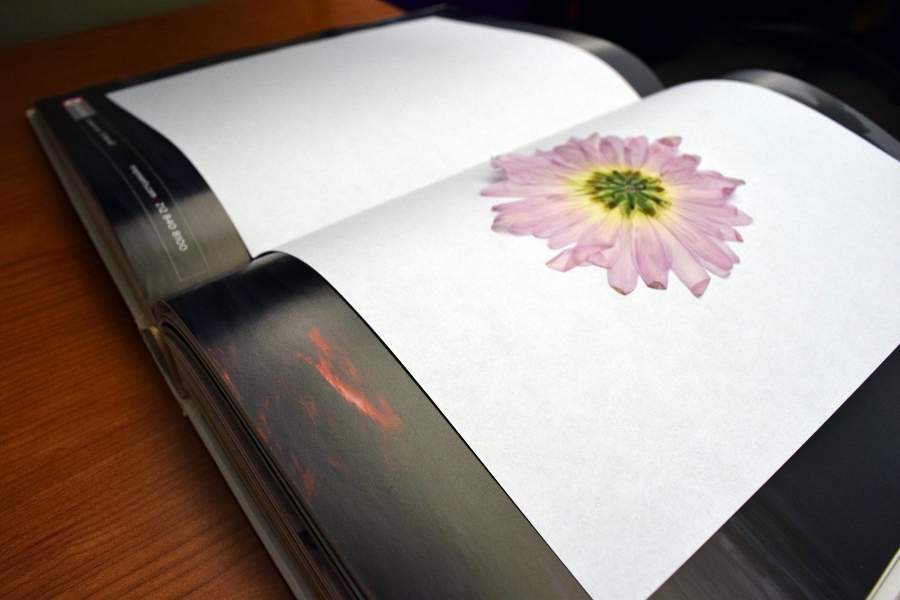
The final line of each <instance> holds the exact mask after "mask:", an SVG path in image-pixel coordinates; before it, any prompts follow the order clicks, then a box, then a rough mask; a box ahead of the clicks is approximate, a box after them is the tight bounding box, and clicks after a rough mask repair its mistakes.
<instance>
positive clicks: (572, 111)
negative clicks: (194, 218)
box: [109, 17, 638, 255]
mask: <svg viewBox="0 0 900 600" xmlns="http://www.w3.org/2000/svg"><path fill="white" fill-rule="evenodd" d="M109 98H110V99H111V100H113V101H114V102H116V103H117V104H119V105H120V106H122V107H123V108H125V109H126V110H128V111H129V112H131V113H132V114H134V115H135V116H137V117H138V118H140V119H142V120H143V121H145V122H146V123H147V124H149V125H150V126H152V127H153V128H155V129H156V130H157V131H159V132H160V133H162V134H163V135H165V136H166V137H167V138H168V139H170V140H171V141H172V142H173V143H174V144H175V145H176V146H178V148H179V149H180V150H181V151H182V152H184V153H185V155H187V157H188V158H189V159H190V160H191V162H192V163H193V164H194V165H195V166H196V167H197V169H198V170H199V171H200V173H201V174H202V175H203V177H204V179H206V181H207V183H208V184H209V186H210V188H211V189H212V190H213V192H214V193H215V194H216V196H217V197H218V198H219V199H220V200H221V202H222V204H223V205H224V206H225V209H226V210H227V211H228V214H229V216H230V217H231V219H232V221H234V224H235V225H236V226H237V228H238V231H239V232H240V234H241V237H242V238H243V239H244V242H245V243H246V245H247V248H248V249H249V250H250V253H251V254H253V255H256V254H259V253H260V252H263V251H265V250H270V249H272V248H274V247H276V246H278V245H280V244H283V243H285V242H287V241H288V240H290V239H293V238H295V237H297V236H299V235H303V234H305V233H308V232H311V231H315V230H316V229H319V228H321V227H323V226H325V225H328V224H331V223H333V222H335V221H337V220H339V219H342V218H345V217H349V216H351V215H353V214H355V213H357V212H359V211H361V210H364V209H366V208H369V207H371V206H374V205H376V204H379V203H381V202H384V201H386V200H390V199H392V198H396V197H398V196H400V195H402V194H405V193H407V192H410V191H412V190H414V189H417V188H420V187H422V186H425V185H428V184H430V183H432V182H434V181H437V180H439V179H442V178H444V177H447V176H449V175H452V174H454V173H457V172H459V171H461V170H463V169H466V168H469V167H471V166H473V165H476V164H478V163H480V162H482V161H483V160H484V157H486V156H491V155H492V154H497V153H500V152H505V151H508V150H510V149H512V148H515V147H518V146H520V145H522V144H525V143H528V142H529V141H532V140H534V139H538V138H541V137H544V136H547V135H550V134H551V133H553V132H555V131H559V130H560V129H564V128H567V127H571V126H572V125H575V124H577V123H580V122H582V121H585V120H587V119H590V118H594V117H596V116H597V115H599V114H602V113H604V112H607V111H610V110H613V109H615V108H618V107H620V106H623V105H625V104H628V103H630V102H634V101H636V100H638V95H637V93H636V92H635V91H634V90H633V89H632V88H631V86H629V85H628V84H627V83H626V82H625V80H624V79H623V78H622V77H621V76H620V75H619V74H618V72H616V71H615V70H613V69H612V68H611V67H609V66H608V65H606V64H605V63H604V62H602V61H600V60H599V59H597V58H596V57H595V56H593V55H592V54H590V53H588V52H587V51H585V50H582V49H581V48H578V47H576V46H573V45H571V44H568V43H565V42H561V41H559V40H555V39H551V38H548V37H545V36H541V35H536V34H531V33H524V32H520V31H511V30H508V29H501V28H497V27H490V26H486V25H478V24H472V23H463V22H460V21H454V20H450V19H445V18H440V17H429V18H423V19H415V20H411V21H405V22H401V23H396V24H391V25H386V26H384V27H377V28H373V29H366V30H363V31H358V32H353V33H349V34H345V35H341V36H338V37H334V38H328V39H323V40H317V41H313V42H309V43H304V44H299V45H296V46H290V47H287V48H282V49H279V50H274V51H272V52H267V53H263V54H259V55H254V56H250V57H247V58H241V59H236V60H232V61H228V62H225V63H221V64H217V65H213V66H210V67H205V68H201V69H196V70H193V71H190V72H187V73H183V74H180V75H175V76H172V77H167V78H163V79H159V80H156V81H152V82H149V83H145V84H141V85H137V86H134V87H130V88H127V89H124V90H120V91H117V92H114V93H111V94H110V95H109Z"/></svg>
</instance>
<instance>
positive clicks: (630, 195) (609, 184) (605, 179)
mask: <svg viewBox="0 0 900 600" xmlns="http://www.w3.org/2000/svg"><path fill="white" fill-rule="evenodd" d="M661 183H662V182H661V181H660V180H659V179H657V178H656V177H648V176H647V175H644V174H643V173H642V172H640V171H632V170H628V171H617V170H613V171H595V172H594V173H593V174H592V175H591V176H590V177H589V178H588V179H587V181H585V182H584V184H583V186H584V191H585V192H587V194H588V195H589V196H590V198H591V201H592V202H597V203H599V204H602V205H603V206H605V207H606V208H607V209H609V210H615V209H616V208H618V209H619V210H621V211H622V213H623V214H624V215H625V216H626V217H630V216H632V214H634V212H635V211H637V212H641V213H644V214H645V215H647V216H648V217H655V216H656V215H657V214H658V212H659V209H660V208H665V207H666V206H668V205H669V201H668V200H666V199H665V198H664V197H663V196H664V195H665V192H666V190H665V188H664V187H663V186H662V185H660V184H661Z"/></svg>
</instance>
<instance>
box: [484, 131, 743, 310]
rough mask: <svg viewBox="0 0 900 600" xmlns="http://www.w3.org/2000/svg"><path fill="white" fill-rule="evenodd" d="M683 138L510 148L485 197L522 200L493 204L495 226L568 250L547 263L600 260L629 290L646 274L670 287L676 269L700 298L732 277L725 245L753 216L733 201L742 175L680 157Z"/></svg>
mask: <svg viewBox="0 0 900 600" xmlns="http://www.w3.org/2000/svg"><path fill="white" fill-rule="evenodd" d="M680 143H681V138H679V137H666V138H661V139H658V140H656V141H655V142H653V143H652V144H651V143H650V142H649V141H648V140H647V138H646V137H643V136H642V137H634V138H624V139H623V138H618V137H615V136H607V137H600V136H599V135H598V134H594V135H591V136H590V137H588V138H587V139H578V138H571V139H570V140H569V141H568V142H566V143H565V144H563V145H561V146H557V147H556V148H554V149H553V150H551V151H549V152H545V151H540V150H538V151H537V152H535V154H534V156H524V155H520V154H506V155H504V156H498V157H495V158H494V159H493V160H492V161H491V165H493V166H494V167H496V168H500V169H503V171H504V172H505V174H506V179H504V180H503V181H500V182H498V183H494V184H492V185H489V186H488V187H486V188H484V190H482V192H481V193H482V195H485V196H505V197H519V198H522V199H521V200H516V201H515V202H507V203H505V204H498V205H497V206H495V207H494V210H495V211H497V217H496V218H495V219H494V225H493V229H494V231H505V232H509V233H512V234H516V235H533V236H535V237H538V238H542V239H546V240H547V245H548V246H550V248H552V249H554V250H555V249H560V248H564V250H563V251H562V252H560V253H559V254H557V255H556V256H555V257H553V258H552V259H550V261H549V262H548V263H547V265H548V266H549V267H551V268H553V269H557V270H559V271H568V270H569V269H572V268H574V267H579V266H588V265H596V266H599V267H603V268H605V269H606V270H607V279H608V281H609V284H610V285H611V286H612V287H613V288H614V289H615V290H616V291H618V292H619V293H622V294H628V293H630V292H631V291H633V290H634V288H635V286H636V285H637V278H638V276H640V277H641V279H643V280H644V283H646V284H647V286H648V287H651V288H654V289H660V290H662V289H666V287H667V286H668V280H669V271H672V272H673V273H675V275H676V276H677V277H678V278H679V279H680V280H681V281H682V282H683V283H684V284H685V285H686V286H687V287H688V289H690V290H691V292H692V293H693V294H694V295H695V296H700V295H701V294H703V292H705V291H706V287H707V286H708V285H709V273H713V274H715V275H718V276H719V277H726V276H727V275H728V274H729V273H731V268H732V267H733V266H734V265H735V264H737V263H738V262H740V261H739V259H738V257H737V255H736V254H735V253H734V251H733V250H732V249H731V248H730V247H729V246H728V244H726V242H740V241H743V240H742V238H741V236H740V234H739V233H738V232H737V231H736V230H735V229H734V228H735V227H736V226H740V225H749V224H750V223H752V221H753V220H752V219H751V218H750V217H748V216H747V215H746V214H744V213H743V212H741V211H740V210H738V209H737V208H736V207H735V206H734V205H732V204H729V202H728V200H729V198H730V197H731V195H732V193H733V192H734V190H735V188H736V187H737V186H739V185H741V184H742V183H744V182H743V181H741V180H740V179H733V178H731V177H724V176H723V175H721V174H719V173H716V172H715V171H698V170H697V166H698V165H699V164H700V157H699V156H694V155H691V154H680V153H679V152H678V145H679V144H680Z"/></svg>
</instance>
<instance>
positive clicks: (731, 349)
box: [29, 13, 900, 599]
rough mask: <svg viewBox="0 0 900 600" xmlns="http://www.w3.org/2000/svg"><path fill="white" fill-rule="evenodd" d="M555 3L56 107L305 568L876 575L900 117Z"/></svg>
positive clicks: (403, 594) (369, 588) (180, 360)
mask: <svg viewBox="0 0 900 600" xmlns="http://www.w3.org/2000/svg"><path fill="white" fill-rule="evenodd" d="M527 29H528V28H523V27H519V28H512V27H510V26H505V25H503V24H499V23H487V22H473V21H472V20H471V19H470V20H466V19H464V18H460V17H458V16H454V14H453V13H441V14H437V15H435V14H425V15H412V16H409V17H405V18H402V19H396V20H393V21H390V22H386V23H382V24H379V25H377V26H372V27H365V28H360V29H355V30H348V31H342V32H332V33H330V34H328V35H324V36H317V37H316V38H313V39H306V40H303V41H302V43H301V42H298V43H292V44H287V45H283V46H280V47H278V48H270V49H266V50H265V51H256V52H252V53H247V54H245V55H241V56H232V57H218V58H216V59H212V60H210V61H206V62H204V63H202V64H193V65H188V66H186V67H183V68H179V69H175V70H172V71H171V72H166V73H157V74H153V75H151V76H147V77H144V78H140V79H138V80H134V81H128V82H117V83H112V84H108V85H105V86H99V87H96V88H91V89H89V90H82V91H79V92H75V93H72V94H67V95H65V96H61V97H58V98H51V99H47V100H43V101H40V102H38V103H37V104H36V107H35V109H34V110H33V111H32V112H31V113H30V115H29V118H30V119H31V121H32V123H33V125H34V127H35V130H36V132H37V134H38V137H39V139H40V141H41V143H42V144H43V146H44V148H45V150H46V152H47V154H48V156H49V157H50V159H51V162H52V164H53V166H54V168H55V169H56V170H57V173H58V174H59V176H60V178H61V180H62V181H63V183H64V185H65V186H66V189H67V191H68V193H69V195H70V196H71V198H72V201H73V204H74V205H75V207H76V210H77V211H78V213H79V215H80V216H81V218H82V221H83V222H84V224H85V227H86V228H87V229H88V231H89V232H90V233H91V236H92V238H93V240H94V242H95V244H96V245H97V247H98V250H99V251H100V254H101V255H102V257H103V259H104V260H105V262H106V264H107V266H108V268H109V270H110V272H111V273H112V275H113V277H114V278H115V280H116V282H117V284H118V286H119V288H120V290H121V291H122V293H123V296H124V297H125V299H126V301H127V302H128V304H129V306H130V308H131V310H132V312H133V314H134V315H135V319H136V321H137V324H138V327H139V329H140V331H141V332H142V334H143V335H144V337H145V340H146V341H147V343H148V347H150V349H151V352H152V353H153V354H154V357H155V358H156V359H157V361H158V363H159V364H160V367H161V370H162V371H163V373H164V375H165V376H166V377H167V380H168V381H169V382H170V385H171V387H172V389H173V392H174V393H175V395H176V397H177V398H178V399H179V401H180V402H181V403H182V406H183V407H184V410H185V412H186V414H187V415H188V416H189V417H190V418H191V420H192V422H193V423H194V425H195V426H196V428H197V430H198V432H199V433H200V435H201V437H203V439H204V442H205V443H206V445H207V447H208V448H209V449H210V452H211V453H212V454H213V456H214V458H215V459H216V461H217V464H218V465H219V467H220V469H221V470H222V472H223V474H224V475H225V477H226V479H227V480H228V481H229V484H230V485H231V487H232V490H233V491H234V492H235V495H236V496H237V498H238V500H239V501H240V502H241V504H242V506H243V507H244V509H245V511H246V512H247V514H248V516H249V518H250V520H251V521H252V522H253V524H254V527H255V528H256V530H257V532H258V533H259V534H260V537H261V538H262V539H263V542H264V543H265V544H266V546H267V548H268V549H269V551H270V553H271V554H272V556H273V559H274V560H275V562H276V563H277V564H278V566H279V569H280V570H281V572H282V573H283V574H284V576H285V578H286V580H287V581H288V583H289V585H290V586H291V588H292V590H293V591H294V592H295V594H297V596H298V597H301V598H305V597H309V598H391V599H393V598H584V597H590V598H594V599H601V598H615V599H640V598H646V597H648V596H651V595H654V597H658V598H676V597H691V598H721V597H730V598H742V597H746V598H755V597H766V598H795V597H799V598H807V597H808V598H824V597H859V598H864V597H866V595H867V594H868V593H869V591H870V590H871V589H872V587H873V586H875V584H876V582H878V581H879V577H880V576H881V575H882V571H883V570H884V568H885V566H886V565H887V564H888V563H889V562H890V561H891V557H892V556H893V555H894V553H895V552H896V550H897V548H898V547H900V525H898V523H897V519H896V518H895V517H896V510H895V507H896V505H897V501H898V499H900V487H898V486H900V483H898V482H900V477H898V474H900V455H898V449H897V447H896V444H895V443H894V440H896V439H897V434H898V433H900V407H898V405H897V402H896V399H895V397H894V396H893V394H894V390H896V386H897V384H898V381H897V380H898V376H897V370H896V366H897V361H898V360H900V356H898V355H895V354H893V351H894V349H895V348H896V347H897V345H898V343H900V315H898V314H897V312H896V310H893V307H894V304H895V302H896V298H897V297H898V295H900V268H898V266H900V265H898V260H900V259H898V258H897V253H896V248H897V247H898V243H900V230H898V228H897V222H898V221H900V204H898V203H896V202H895V201H894V200H893V198H894V195H895V194H896V190H897V189H898V187H900V163H898V158H900V144H898V143H897V142H896V141H895V140H893V139H892V138H891V137H890V136H888V135H887V134H886V133H884V132H883V131H882V130H881V129H879V128H878V127H877V126H876V125H874V124H873V123H871V122H870V121H868V120H867V119H866V118H865V117H863V116H861V115H859V114H858V113H856V112H855V111H853V110H852V109H850V108H848V107H845V106H843V105H842V104H841V103H840V102H838V101H836V100H834V99H831V98H830V97H828V96H827V95H825V94H823V93H821V92H819V91H818V90H815V89H813V88H811V87H809V86H805V85H804V84H802V83H801V82H797V81H795V80H791V79H790V78H787V77H784V76H779V75H777V74H767V73H752V72H751V73H743V74H738V75H735V76H733V77H732V78H731V79H722V80H716V81H702V82H695V83H691V84H686V85H682V86H678V87H675V88H671V89H667V90H662V91H659V87H660V86H659V84H658V82H657V81H656V79H655V77H654V76H653V74H652V73H651V72H650V71H649V70H648V69H647V68H646V67H645V66H643V65H642V63H640V61H638V60H637V59H636V58H634V57H633V56H631V55H630V54H628V53H627V52H625V51H623V50H621V49H618V48H616V47H615V46H613V45H611V44H608V43H606V42H603V41H601V40H596V39H594V38H590V37H586V36H581V35H577V34H569V33H565V32H558V31H549V30H547V31H544V30H527ZM754 82H755V83H754ZM770 88H773V89H770ZM778 90H780V91H778ZM642 96H644V97H643V98H642ZM492 157H494V160H493V161H491V160H490V159H491V158H492ZM698 161H699V162H698ZM514 234H515V235H514ZM548 245H549V248H548ZM738 257H739V258H738ZM881 587H884V586H881ZM885 589H886V588H885Z"/></svg>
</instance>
